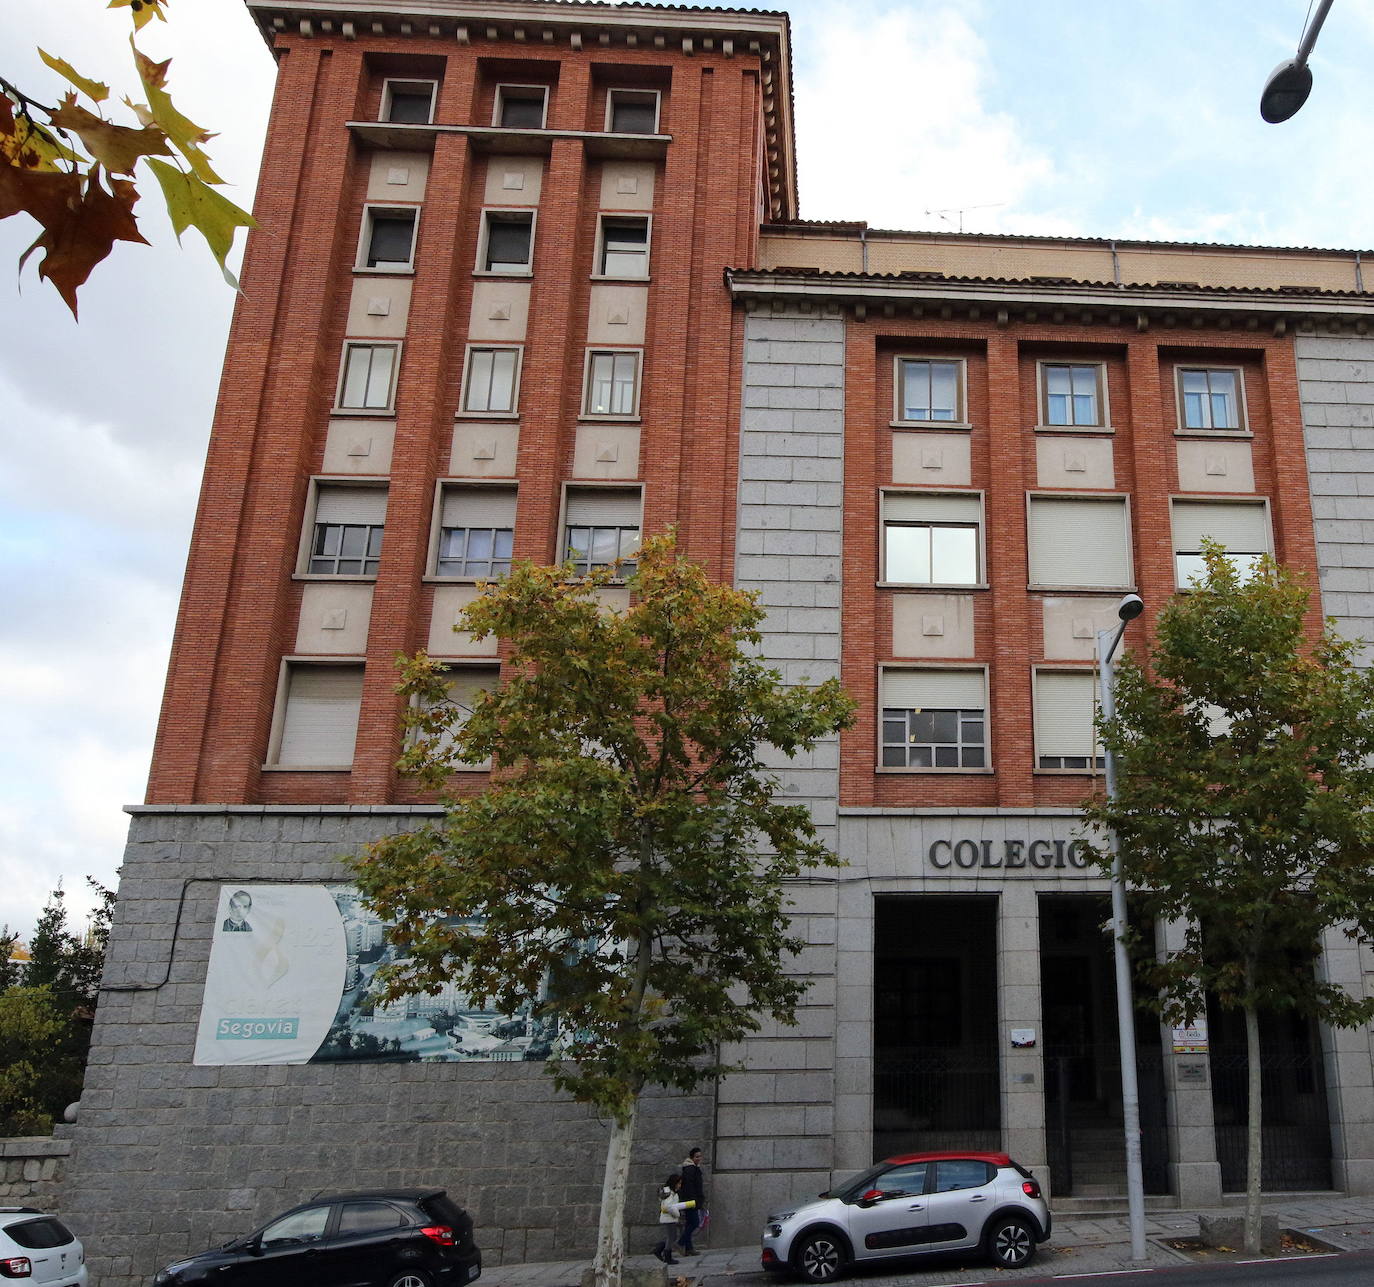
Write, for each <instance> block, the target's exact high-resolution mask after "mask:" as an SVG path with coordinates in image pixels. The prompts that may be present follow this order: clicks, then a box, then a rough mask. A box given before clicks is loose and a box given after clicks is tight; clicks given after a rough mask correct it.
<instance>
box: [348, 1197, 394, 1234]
mask: <svg viewBox="0 0 1374 1287" xmlns="http://www.w3.org/2000/svg"><path fill="white" fill-rule="evenodd" d="M403 1224H405V1220H404V1219H403V1218H402V1216H401V1213H400V1212H399V1211H397V1210H396V1208H395V1207H392V1206H388V1205H387V1204H386V1203H385V1202H346V1203H345V1204H344V1207H343V1210H342V1211H341V1212H340V1213H339V1232H340V1233H368V1232H370V1231H371V1230H374V1229H397V1228H400V1226H401V1225H403Z"/></svg>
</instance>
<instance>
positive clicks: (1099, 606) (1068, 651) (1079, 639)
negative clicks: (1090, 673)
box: [1042, 595, 1121, 661]
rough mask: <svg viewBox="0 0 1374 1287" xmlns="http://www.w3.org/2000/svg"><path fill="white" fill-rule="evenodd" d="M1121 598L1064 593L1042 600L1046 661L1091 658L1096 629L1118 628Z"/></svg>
mask: <svg viewBox="0 0 1374 1287" xmlns="http://www.w3.org/2000/svg"><path fill="white" fill-rule="evenodd" d="M1120 602H1121V600H1120V598H1119V597H1118V598H1111V599H1086V598H1083V599H1080V598H1068V597H1064V596H1062V595H1051V596H1047V597H1046V598H1045V599H1043V600H1042V604H1043V610H1044V640H1045V644H1044V647H1045V660H1046V661H1091V660H1092V659H1093V658H1094V657H1096V656H1097V632H1098V631H1099V630H1115V629H1116V627H1117V624H1118V618H1117V615H1116V607H1117V604H1118V603H1120Z"/></svg>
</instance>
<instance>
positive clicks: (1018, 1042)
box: [1011, 1028, 1035, 1050]
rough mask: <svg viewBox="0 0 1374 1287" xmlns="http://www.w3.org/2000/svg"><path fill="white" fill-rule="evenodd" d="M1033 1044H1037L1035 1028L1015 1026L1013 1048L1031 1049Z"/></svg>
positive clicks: (1012, 1031) (1012, 1039)
mask: <svg viewBox="0 0 1374 1287" xmlns="http://www.w3.org/2000/svg"><path fill="white" fill-rule="evenodd" d="M1033 1045H1035V1029H1034V1028H1013V1029H1012V1030H1011V1046H1012V1049H1013V1050H1029V1049H1030V1048H1031V1047H1032V1046H1033Z"/></svg>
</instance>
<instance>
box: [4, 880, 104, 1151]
mask: <svg viewBox="0 0 1374 1287" xmlns="http://www.w3.org/2000/svg"><path fill="white" fill-rule="evenodd" d="M88 883H89V884H90V886H91V888H92V890H93V891H94V892H95V894H96V899H97V903H96V910H95V912H94V914H93V915H92V917H91V922H90V925H89V926H88V927H87V930H86V932H85V933H84V934H77V933H74V932H73V931H72V930H71V929H69V928H68V925H67V905H66V893H65V891H64V890H63V889H62V887H61V886H60V885H59V886H58V887H57V888H56V889H55V890H53V892H52V894H51V895H49V897H48V902H47V905H46V906H45V907H44V909H43V912H42V914H41V915H40V916H39V918H38V924H37V925H36V927H35V928H34V932H33V937H32V940H31V941H30V944H29V960H28V962H27V963H26V964H24V966H23V967H22V970H21V971H19V972H18V977H16V978H14V979H13V980H12V984H11V986H9V987H7V988H6V990H5V991H4V993H3V994H0V1000H3V999H5V998H10V997H16V996H17V999H16V1000H13V1001H12V1002H11V1003H10V1006H9V1009H8V1010H7V1011H6V1013H7V1015H8V1016H9V1017H8V1019H7V1020H6V1023H7V1024H8V1025H9V1027H8V1028H7V1030H6V1031H7V1032H8V1034H9V1036H8V1037H7V1038H4V1039H8V1040H12V1041H13V1042H15V1043H17V1045H16V1047H15V1048H16V1049H21V1048H22V1049H24V1050H30V1047H29V1045H27V1044H25V1043H29V1042H37V1041H40V1040H41V1042H42V1043H43V1044H42V1045H41V1048H38V1047H35V1048H33V1049H32V1050H30V1054H31V1055H32V1058H28V1057H21V1056H19V1055H15V1056H14V1057H15V1059H16V1063H15V1066H14V1079H13V1081H12V1083H10V1085H11V1090H10V1091H9V1092H7V1093H9V1094H10V1096H11V1097H12V1099H13V1102H14V1103H15V1104H18V1105H21V1107H20V1108H15V1109H14V1110H13V1112H14V1113H16V1114H19V1115H23V1114H25V1113H27V1114H29V1118H30V1128H31V1129H34V1128H36V1129H41V1130H48V1129H50V1128H51V1126H52V1122H53V1120H54V1119H56V1118H57V1117H59V1116H60V1115H61V1113H62V1111H63V1110H64V1109H65V1108H66V1106H67V1105H68V1104H70V1103H72V1102H73V1101H74V1100H76V1099H78V1098H79V1097H80V1095H81V1082H82V1078H83V1076H84V1074H85V1069H86V1057H87V1055H88V1053H89V1051H90V1045H91V1025H92V1021H93V1019H94V1017H95V1003H96V999H97V997H98V995H99V991H100V974H101V970H102V969H103V968H104V962H105V944H106V942H107V940H108V938H109V931H110V917H111V915H112V914H113V910H114V895H113V893H112V892H111V891H110V890H108V889H106V888H104V886H102V885H101V884H100V883H99V882H98V881H95V880H90V879H89V878H88ZM40 1011H41V1012H42V1014H43V1015H44V1016H46V1017H45V1018H44V1020H43V1022H42V1023H40V1022H39V1021H38V1018H37V1016H38V1015H39V1013H40ZM48 1019H51V1020H53V1021H54V1022H55V1024H56V1026H55V1027H52V1026H50V1025H49V1024H48V1022H47V1020H48ZM30 1073H32V1076H31V1075H30ZM19 1086H22V1087H23V1088H24V1089H23V1092H22V1094H21V1093H20V1091H19V1090H18V1089H14V1087H19ZM30 1101H31V1104H30ZM24 1104H30V1108H23V1107H22V1105H24ZM4 1111H6V1110H5V1109H4V1108H3V1107H0V1112H4ZM34 1113H37V1114H38V1115H39V1117H41V1118H42V1120H43V1122H44V1123H45V1124H43V1125H41V1126H37V1127H35V1125H34V1123H35V1122H36V1120H37V1119H36V1118H33V1114H34ZM16 1120H17V1118H16Z"/></svg>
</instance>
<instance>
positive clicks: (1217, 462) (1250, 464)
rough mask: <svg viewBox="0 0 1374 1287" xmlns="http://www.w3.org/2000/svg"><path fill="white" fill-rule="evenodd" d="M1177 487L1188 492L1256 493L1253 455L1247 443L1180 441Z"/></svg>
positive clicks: (1185, 439)
mask: <svg viewBox="0 0 1374 1287" xmlns="http://www.w3.org/2000/svg"><path fill="white" fill-rule="evenodd" d="M1178 486H1179V490H1180V491H1185V492H1253V491H1254V490H1255V468H1254V455H1253V452H1252V451H1251V447H1250V443H1249V442H1248V441H1244V440H1241V441H1236V442H1224V441H1220V440H1218V441H1214V442H1202V441H1199V440H1197V439H1194V438H1180V439H1179V441H1178Z"/></svg>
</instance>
